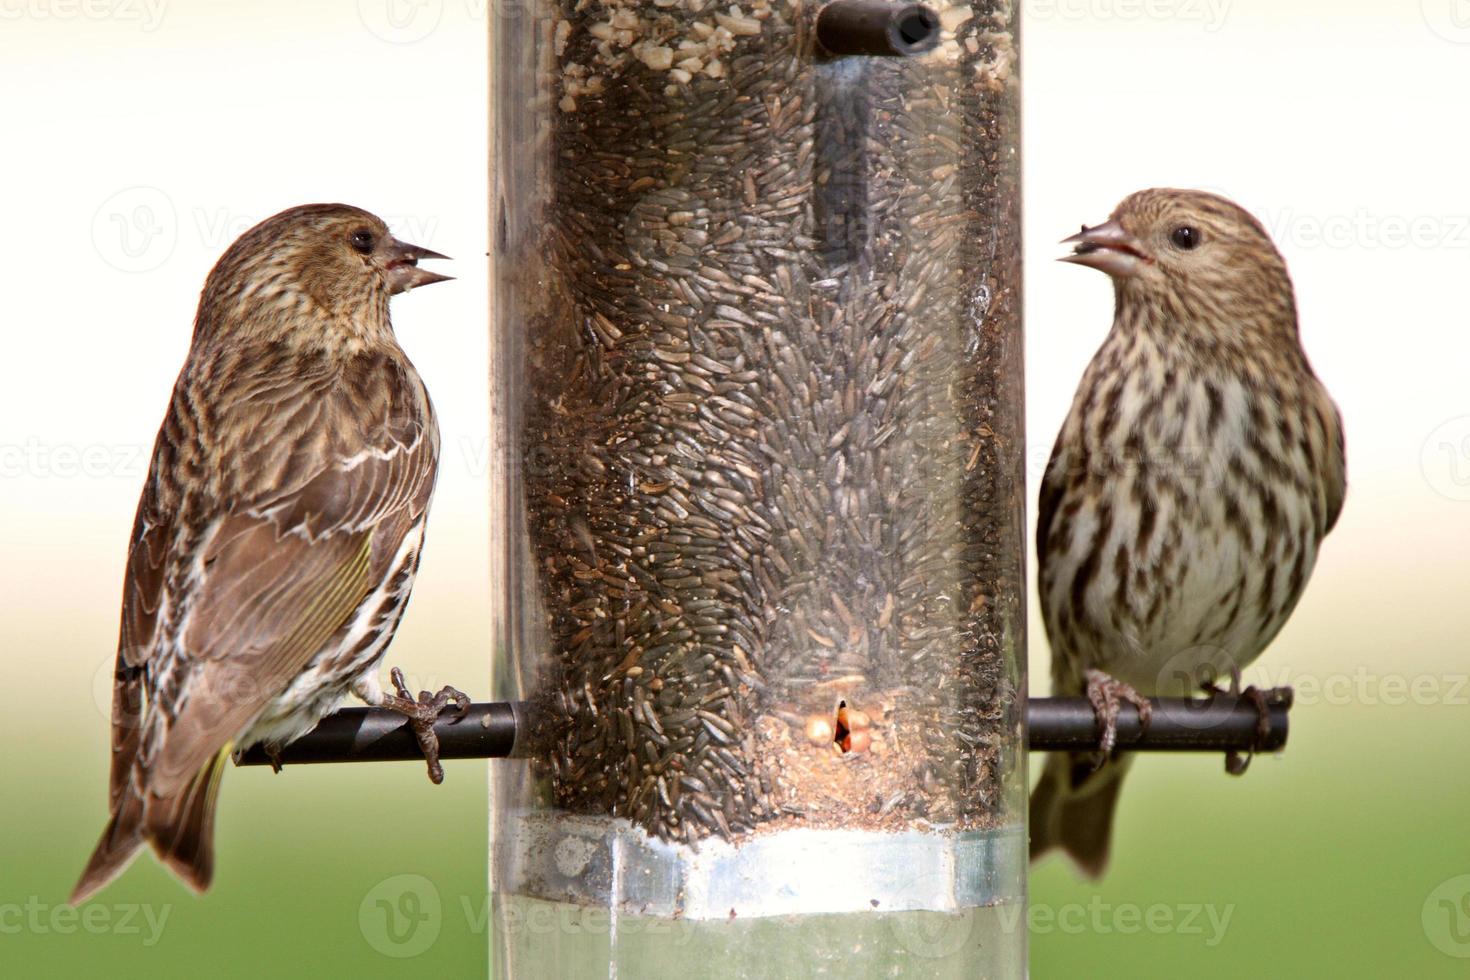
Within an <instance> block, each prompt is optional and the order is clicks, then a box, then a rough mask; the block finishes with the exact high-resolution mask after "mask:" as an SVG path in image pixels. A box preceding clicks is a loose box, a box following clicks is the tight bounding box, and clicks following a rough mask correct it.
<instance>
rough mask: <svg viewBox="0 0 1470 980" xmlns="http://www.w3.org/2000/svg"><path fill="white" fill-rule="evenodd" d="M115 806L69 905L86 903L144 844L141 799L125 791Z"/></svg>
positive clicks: (133, 793)
mask: <svg viewBox="0 0 1470 980" xmlns="http://www.w3.org/2000/svg"><path fill="white" fill-rule="evenodd" d="M115 806H116V810H114V812H113V814H112V819H111V820H109V821H108V822H107V827H106V828H105V829H103V831H102V839H101V840H99V841H98V842H97V847H96V849H95V850H93V851H92V857H91V859H90V860H88V861H87V867H86V868H85V869H84V870H83V871H82V876H81V878H79V879H78V880H77V884H76V887H75V888H73V889H72V892H71V898H69V899H68V900H67V901H69V902H70V903H71V904H72V905H80V904H81V903H82V902H85V901H86V900H87V899H88V898H90V897H91V896H92V895H93V894H94V893H96V892H97V891H99V890H100V889H102V888H103V887H105V886H106V885H107V884H108V883H109V882H111V881H112V879H114V878H116V877H117V876H118V875H120V874H122V872H123V869H124V868H126V867H127V866H128V864H129V863H130V862H131V861H132V860H133V858H134V856H136V855H137V853H138V849H139V848H141V847H142V846H143V798H142V797H141V796H139V795H138V794H137V793H135V792H132V791H131V790H128V791H125V792H123V793H121V794H120V795H119V797H118V799H117V802H116V803H115Z"/></svg>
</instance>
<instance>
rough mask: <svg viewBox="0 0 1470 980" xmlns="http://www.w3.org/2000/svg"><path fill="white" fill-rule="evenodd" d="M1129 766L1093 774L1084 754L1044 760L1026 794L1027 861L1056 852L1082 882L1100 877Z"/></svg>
mask: <svg viewBox="0 0 1470 980" xmlns="http://www.w3.org/2000/svg"><path fill="white" fill-rule="evenodd" d="M1128 764H1129V759H1128V758H1126V757H1123V758H1116V759H1110V760H1109V761H1108V762H1106V763H1105V764H1104V765H1103V766H1102V768H1100V769H1093V763H1092V757H1091V756H1090V755H1088V754H1082V753H1060V752H1055V753H1052V754H1051V755H1050V756H1048V757H1047V760H1046V768H1045V770H1043V772H1042V774H1041V781H1040V782H1038V783H1037V784H1036V789H1035V790H1034V791H1033V792H1032V794H1031V860H1032V861H1036V860H1037V859H1039V858H1040V857H1041V856H1042V855H1044V854H1046V853H1047V852H1048V851H1050V850H1052V849H1053V848H1057V849H1060V850H1061V851H1062V853H1064V854H1066V855H1067V856H1068V857H1070V858H1071V859H1072V860H1073V861H1074V862H1075V863H1076V865H1077V867H1078V868H1079V869H1080V870H1081V871H1082V873H1083V874H1085V875H1086V876H1087V877H1089V878H1100V877H1102V873H1103V871H1104V870H1105V869H1106V868H1107V864H1108V854H1109V849H1110V847H1111V844H1112V837H1113V816H1114V814H1115V812H1116V810H1117V806H1118V793H1119V791H1120V790H1121V789H1122V788H1123V776H1124V775H1125V774H1126V773H1127V771H1128Z"/></svg>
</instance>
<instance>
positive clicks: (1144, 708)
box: [1087, 670, 1153, 765]
mask: <svg viewBox="0 0 1470 980" xmlns="http://www.w3.org/2000/svg"><path fill="white" fill-rule="evenodd" d="M1087 700H1088V701H1090V702H1092V712H1093V715H1094V716H1095V717H1096V718H1097V725H1098V741H1097V750H1098V765H1101V764H1102V763H1103V762H1104V761H1106V760H1107V758H1108V756H1110V755H1112V753H1113V749H1114V748H1116V747H1117V744H1118V711H1119V709H1121V708H1122V706H1123V702H1124V701H1127V702H1128V703H1129V704H1131V705H1133V706H1134V707H1135V708H1137V709H1138V723H1139V725H1140V726H1141V727H1142V728H1143V729H1145V730H1147V729H1148V725H1149V722H1150V721H1152V720H1153V705H1152V704H1151V703H1150V702H1149V700H1148V698H1146V697H1144V696H1143V695H1141V694H1139V693H1138V691H1136V690H1134V688H1133V686H1132V685H1131V684H1125V683H1123V682H1122V681H1120V680H1118V679H1117V678H1115V677H1112V676H1109V675H1108V674H1105V673H1103V672H1102V671H1100V670H1089V671H1088V672H1087Z"/></svg>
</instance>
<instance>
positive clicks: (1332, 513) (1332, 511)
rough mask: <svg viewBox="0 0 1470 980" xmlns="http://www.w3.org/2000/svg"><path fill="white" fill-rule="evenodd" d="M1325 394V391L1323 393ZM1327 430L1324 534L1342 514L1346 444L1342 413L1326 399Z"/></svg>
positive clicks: (1345, 490)
mask: <svg viewBox="0 0 1470 980" xmlns="http://www.w3.org/2000/svg"><path fill="white" fill-rule="evenodd" d="M1324 394H1325V393H1324ZM1326 421H1327V422H1328V423H1329V425H1328V430H1327V442H1328V446H1327V457H1328V464H1327V521H1326V524H1325V525H1324V526H1323V528H1322V534H1323V535H1324V536H1325V535H1326V534H1327V532H1328V531H1331V530H1332V529H1333V527H1335V526H1336V525H1337V518H1338V517H1339V516H1340V515H1341V514H1342V502H1343V500H1344V498H1346V497H1347V446H1346V442H1345V439H1344V435H1343V428H1342V413H1341V412H1339V411H1338V410H1337V406H1336V405H1333V404H1331V399H1328V411H1327V414H1326Z"/></svg>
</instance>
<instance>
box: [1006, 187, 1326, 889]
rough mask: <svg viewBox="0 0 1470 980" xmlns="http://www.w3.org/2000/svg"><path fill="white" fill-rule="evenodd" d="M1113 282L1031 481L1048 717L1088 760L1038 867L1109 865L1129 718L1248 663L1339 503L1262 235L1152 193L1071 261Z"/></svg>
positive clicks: (1168, 194)
mask: <svg viewBox="0 0 1470 980" xmlns="http://www.w3.org/2000/svg"><path fill="white" fill-rule="evenodd" d="M1066 243H1068V244H1073V245H1074V246H1075V251H1074V253H1073V254H1072V255H1069V256H1067V257H1066V259H1065V261H1069V262H1075V263H1077V264H1079V265H1086V266H1091V267H1092V268H1094V269H1100V270H1102V271H1103V272H1106V273H1107V274H1108V275H1109V276H1111V277H1112V280H1113V286H1114V294H1115V297H1116V306H1115V312H1114V317H1113V326H1112V330H1111V331H1110V332H1109V334H1108V336H1107V339H1106V340H1105V341H1104V342H1103V345H1102V347H1101V348H1100V349H1099V350H1098V352H1097V354H1096V355H1095V356H1094V357H1093V359H1092V363H1091V364H1090V365H1089V366H1088V368H1087V371H1086V373H1085V374H1084V375H1083V377H1082V382H1081V385H1080V386H1079V387H1078V390H1077V394H1076V397H1075V399H1074V401H1073V403H1072V409H1071V412H1070V414H1069V415H1068V416H1067V420H1066V422H1065V423H1064V424H1063V426H1062V431H1061V433H1060V434H1059V435H1058V436H1057V442H1056V447H1055V449H1053V450H1052V455H1051V461H1050V463H1049V464H1048V465H1047V469H1046V474H1045V477H1044V478H1043V480H1042V485H1041V494H1040V501H1039V506H1038V518H1037V528H1036V543H1037V555H1038V563H1039V568H1040V572H1039V576H1040V594H1041V607H1042V615H1043V618H1044V620H1045V622H1046V630H1047V635H1048V637H1049V638H1050V640H1051V648H1052V680H1053V686H1054V689H1055V693H1056V694H1058V695H1059V696H1077V695H1082V694H1086V696H1087V697H1089V698H1090V699H1091V701H1092V703H1093V707H1094V710H1095V711H1096V713H1097V716H1098V722H1099V728H1100V730H1101V739H1100V744H1099V750H1100V751H1099V753H1097V754H1088V753H1072V754H1054V755H1052V756H1051V757H1050V758H1049V759H1048V760H1047V763H1046V769H1045V771H1044V772H1043V773H1042V777H1041V780H1040V782H1038V784H1037V786H1036V790H1035V792H1034V793H1033V794H1032V797H1031V857H1032V859H1033V860H1034V859H1036V858H1038V857H1039V856H1041V855H1042V854H1044V853H1046V852H1047V851H1048V850H1050V849H1051V848H1060V849H1062V850H1063V851H1064V852H1066V853H1067V854H1068V855H1070V856H1071V857H1072V859H1073V860H1074V861H1076V863H1077V865H1078V866H1079V867H1080V868H1081V869H1082V871H1083V872H1085V873H1086V874H1088V875H1089V876H1093V877H1095V876H1097V875H1100V874H1101V873H1102V871H1103V869H1104V867H1105V866H1106V864H1107V859H1108V849H1109V842H1110V838H1111V835H1112V825H1113V814H1114V808H1115V807H1116V806H1117V801H1118V791H1119V789H1120V788H1121V785H1122V779H1123V775H1124V773H1125V772H1126V769H1127V758H1126V757H1124V756H1118V755H1113V754H1112V749H1113V747H1114V739H1115V737H1116V732H1115V727H1114V726H1115V723H1116V719H1117V713H1118V709H1119V707H1120V704H1121V702H1122V701H1123V700H1129V701H1133V702H1134V703H1140V702H1142V704H1140V710H1141V711H1142V710H1144V705H1146V703H1147V702H1146V701H1143V698H1144V697H1145V696H1147V695H1173V696H1181V695H1185V694H1189V693H1191V689H1192V688H1194V687H1196V686H1198V685H1199V684H1200V683H1202V682H1213V681H1214V680H1215V679H1216V678H1219V677H1222V676H1225V675H1230V676H1232V677H1233V678H1234V679H1235V680H1236V681H1237V682H1238V679H1239V671H1240V670H1241V669H1243V668H1244V667H1245V666H1246V665H1248V664H1249V663H1251V662H1252V661H1253V660H1254V659H1255V658H1256V657H1257V656H1258V655H1259V654H1260V653H1261V651H1262V650H1263V649H1264V648H1265V647H1266V645H1267V644H1268V643H1270V642H1271V640H1272V638H1273V637H1275V636H1276V634H1277V632H1278V631H1279V630H1280V629H1281V627H1282V625H1283V624H1284V623H1285V622H1286V619H1287V617H1288V616H1289V615H1290V614H1291V611H1292V609H1293V608H1294V607H1295V605H1296V602H1297V600H1298V599H1299V598H1300V597H1301V594H1302V590H1303V589H1304V588H1305V587H1306V584H1307V578H1308V576H1309V575H1310V574H1311V572H1312V566H1313V564H1314V563H1315V561H1316V558H1317V550H1318V547H1319V546H1320V545H1321V543H1322V539H1323V537H1324V536H1325V535H1326V534H1327V532H1328V531H1330V530H1331V529H1332V526H1333V524H1334V523H1335V522H1336V520H1337V516H1338V513H1339V511H1340V510H1341V508H1342V501H1343V494H1344V492H1345V488H1346V475H1345V468H1344V455H1343V434H1342V425H1341V421H1340V418H1339V416H1338V412H1337V408H1336V406H1334V405H1333V402H1332V399H1331V398H1330V397H1329V396H1328V394H1327V390H1326V389H1325V388H1324V387H1323V386H1322V384H1321V382H1320V381H1318V380H1317V377H1316V375H1315V374H1313V373H1312V368H1311V365H1310V364H1309V363H1308V362H1307V356H1306V353H1305V352H1304V351H1303V350H1302V345H1301V340H1300V337H1299V336H1298V333H1297V317H1296V304H1295V299H1294V297H1293V293H1292V285H1291V280H1290V278H1289V277H1288V276H1287V272H1286V264H1285V262H1284V261H1283V260H1282V258H1281V255H1280V254H1279V253H1278V252H1277V251H1276V248H1275V246H1274V245H1273V244H1272V243H1271V239H1270V237H1269V236H1268V235H1267V233H1266V231H1265V229H1264V228H1262V227H1261V225H1260V223H1259V222H1257V221H1256V220H1255V218H1253V217H1251V215H1249V214H1247V213H1246V212H1245V211H1244V210H1242V209H1241V208H1240V207H1238V206H1237V205H1235V204H1233V203H1232V202H1230V201H1228V200H1225V199H1224V198H1221V197H1218V196H1215V195H1213V194H1206V193H1203V192H1199V191H1181V190H1146V191H1141V192H1139V193H1137V194H1134V195H1132V196H1130V197H1128V198H1127V199H1126V200H1124V201H1123V202H1122V203H1121V204H1120V205H1118V208H1117V210H1115V211H1114V212H1113V214H1112V217H1111V219H1110V220H1109V221H1108V222H1107V223H1106V224H1102V225H1098V226H1097V227H1095V228H1087V227H1084V228H1083V230H1082V232H1081V233H1080V234H1078V235H1074V236H1073V237H1071V238H1069V239H1067V240H1066Z"/></svg>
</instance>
